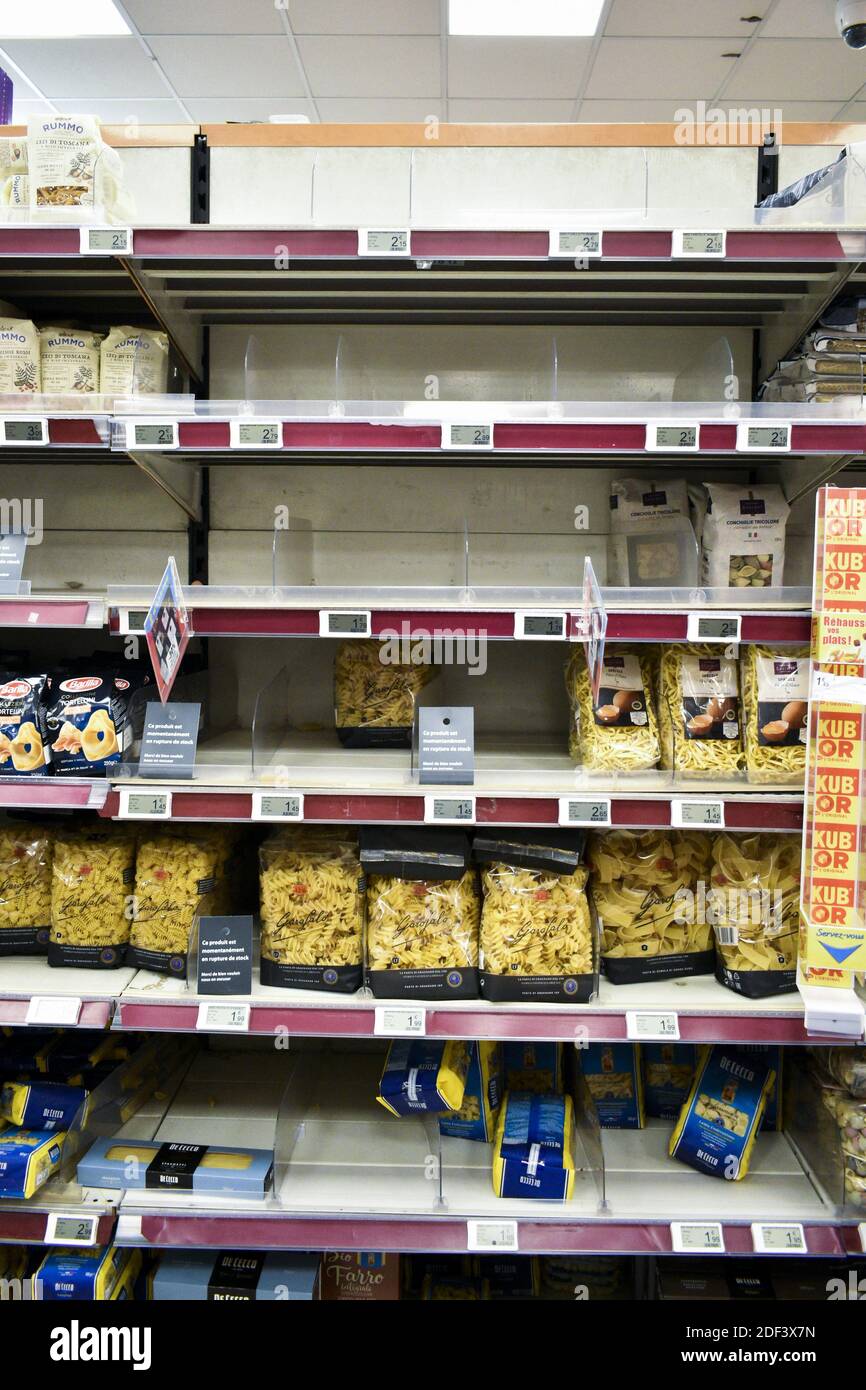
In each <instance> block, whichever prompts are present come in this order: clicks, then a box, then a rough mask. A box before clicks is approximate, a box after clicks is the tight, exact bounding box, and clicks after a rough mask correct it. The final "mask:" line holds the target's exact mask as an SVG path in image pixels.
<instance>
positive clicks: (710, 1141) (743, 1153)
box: [669, 1047, 776, 1182]
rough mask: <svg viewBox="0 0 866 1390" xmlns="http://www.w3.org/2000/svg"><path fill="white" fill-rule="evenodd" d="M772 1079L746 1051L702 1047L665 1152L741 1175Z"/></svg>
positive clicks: (701, 1167) (724, 1174) (726, 1175)
mask: <svg viewBox="0 0 866 1390" xmlns="http://www.w3.org/2000/svg"><path fill="white" fill-rule="evenodd" d="M775 1079H776V1073H775V1072H774V1071H773V1069H772V1068H771V1067H768V1066H765V1065H764V1063H763V1062H762V1061H761V1060H760V1058H758V1057H756V1056H754V1055H753V1054H751V1053H748V1052H737V1051H734V1050H731V1049H730V1048H728V1047H708V1048H707V1049H706V1050H705V1052H704V1054H703V1057H702V1059H701V1062H700V1064H699V1066H698V1069H697V1072H696V1073H695V1079H694V1081H693V1082H692V1088H691V1091H690V1093H689V1097H688V1100H687V1101H686V1103H685V1105H684V1106H683V1108H682V1111H681V1113H680V1118H679V1120H678V1121H677V1126H676V1129H675V1130H674V1132H673V1135H672V1137H671V1142H670V1149H669V1152H670V1156H671V1158H676V1159H678V1160H679V1162H680V1163H687V1164H688V1165H689V1167H690V1168H696V1169H697V1170H698V1172H699V1173H708V1174H709V1175H710V1176H711V1177H714V1178H723V1179H725V1180H726V1181H728V1182H738V1181H739V1180H740V1179H741V1178H744V1177H745V1176H746V1174H747V1173H748V1171H749V1161H750V1159H751V1156H752V1149H753V1148H754V1145H755V1140H756V1138H757V1136H758V1130H759V1129H760V1127H761V1120H762V1119H763V1115H764V1110H765V1108H766V1104H767V1096H768V1094H769V1092H770V1090H771V1088H772V1086H773V1083H774V1082H775Z"/></svg>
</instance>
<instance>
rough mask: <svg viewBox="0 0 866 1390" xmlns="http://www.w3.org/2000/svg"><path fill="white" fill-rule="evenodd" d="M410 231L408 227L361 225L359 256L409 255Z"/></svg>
mask: <svg viewBox="0 0 866 1390" xmlns="http://www.w3.org/2000/svg"><path fill="white" fill-rule="evenodd" d="M411 254H412V233H411V232H410V231H409V228H408V227H361V228H359V231H358V255H359V256H411Z"/></svg>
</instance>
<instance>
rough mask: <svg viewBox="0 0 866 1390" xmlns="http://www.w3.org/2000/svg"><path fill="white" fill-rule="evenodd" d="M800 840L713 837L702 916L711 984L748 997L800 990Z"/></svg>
mask: <svg viewBox="0 0 866 1390" xmlns="http://www.w3.org/2000/svg"><path fill="white" fill-rule="evenodd" d="M801 849H802V847H801V842H800V837H799V836H797V835H747V836H743V835H717V836H716V837H715V838H714V840H713V867H712V875H711V890H710V892H709V893H708V895H707V903H706V912H707V918H708V920H709V921H710V922H711V923H712V926H713V930H714V931H715V935H716V949H717V959H716V978H717V980H718V981H719V982H720V983H721V984H723V985H726V986H727V988H728V989H732V990H734V991H735V992H736V993H737V994H743V995H746V996H747V998H749V999H768V998H771V997H773V996H775V995H777V994H791V993H793V991H794V990H796V988H797V945H798V936H799V905H800V856H801Z"/></svg>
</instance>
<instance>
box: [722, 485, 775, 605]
mask: <svg viewBox="0 0 866 1390" xmlns="http://www.w3.org/2000/svg"><path fill="white" fill-rule="evenodd" d="M705 487H706V491H707V507H706V513H705V515H704V522H703V530H702V536H701V583H702V584H706V585H707V586H708V587H710V588H715V589H769V588H774V589H778V588H779V587H780V586H781V585H782V584H783V583H784V579H783V575H784V572H785V527H786V526H787V522H788V516H789V514H790V511H791V508H790V507H789V506H788V503H787V502H786V501H785V494H784V493H783V491H782V489H781V487H780V486H779V484H778V483H754V484H747V485H745V486H743V485H741V484H740V483H706V484H705Z"/></svg>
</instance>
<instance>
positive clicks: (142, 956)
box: [126, 826, 217, 978]
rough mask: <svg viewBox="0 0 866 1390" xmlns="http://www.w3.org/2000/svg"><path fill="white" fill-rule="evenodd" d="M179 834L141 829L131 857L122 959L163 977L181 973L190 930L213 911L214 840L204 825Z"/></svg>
mask: <svg viewBox="0 0 866 1390" xmlns="http://www.w3.org/2000/svg"><path fill="white" fill-rule="evenodd" d="M198 831H199V827H198V826H188V827H184V833H181V834H175V833H172V834H168V835H166V834H164V833H160V832H155V833H153V834H150V833H147V831H145V832H144V834H143V835H142V838H141V840H140V841H139V844H138V851H137V853H136V860H135V895H134V898H133V904H132V914H131V916H132V921H131V922H130V929H129V946H128V948H127V952H126V963H127V964H128V965H134V966H137V967H138V968H139V969H140V970H155V971H156V972H157V973H158V974H162V975H177V976H179V977H181V978H184V977H185V976H186V970H187V951H188V946H189V939H190V932H191V930H192V926H193V923H194V922H195V920H196V918H197V917H200V916H202V915H210V914H212V913H213V912H214V906H213V904H214V895H215V890H216V879H217V844H216V840H215V839H214V838H213V837H211V836H209V835H208V833H207V832H208V827H207V826H202V827H201V831H200V832H199V833H197V832H198Z"/></svg>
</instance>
